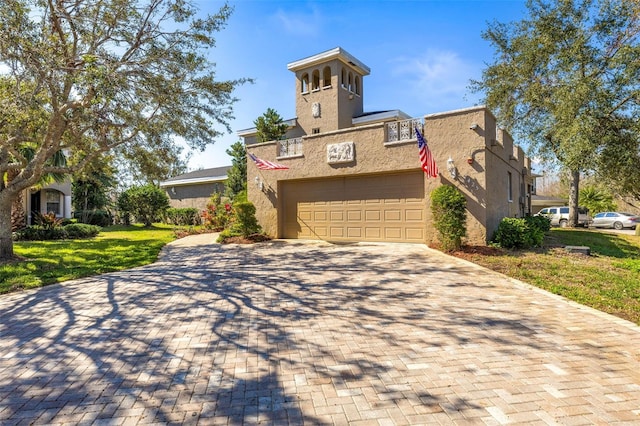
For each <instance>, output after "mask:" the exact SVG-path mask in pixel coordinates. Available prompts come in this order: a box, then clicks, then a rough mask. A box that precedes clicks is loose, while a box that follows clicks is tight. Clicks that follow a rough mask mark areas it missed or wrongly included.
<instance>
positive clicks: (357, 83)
mask: <svg viewBox="0 0 640 426" xmlns="http://www.w3.org/2000/svg"><path fill="white" fill-rule="evenodd" d="M355 86H356V87H355V92H356V95H359V94H360V76H359V75H356V81H355Z"/></svg>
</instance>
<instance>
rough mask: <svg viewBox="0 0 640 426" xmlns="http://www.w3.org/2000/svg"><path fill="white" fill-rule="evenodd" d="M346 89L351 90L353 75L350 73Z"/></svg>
mask: <svg viewBox="0 0 640 426" xmlns="http://www.w3.org/2000/svg"><path fill="white" fill-rule="evenodd" d="M347 89H349V91H350V92H353V75H352V74H351V73H349V84H348V85H347Z"/></svg>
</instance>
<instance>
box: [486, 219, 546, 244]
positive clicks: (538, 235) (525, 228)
mask: <svg viewBox="0 0 640 426" xmlns="http://www.w3.org/2000/svg"><path fill="white" fill-rule="evenodd" d="M549 229H551V222H550V221H549V219H547V218H546V217H542V216H527V217H525V218H516V217H505V218H503V219H502V220H501V221H500V225H498V229H497V230H496V233H495V234H494V236H493V240H492V241H493V243H495V244H497V245H498V246H500V247H502V248H515V249H526V248H531V247H540V246H541V245H542V242H543V241H544V235H545V233H546V232H548V231H549Z"/></svg>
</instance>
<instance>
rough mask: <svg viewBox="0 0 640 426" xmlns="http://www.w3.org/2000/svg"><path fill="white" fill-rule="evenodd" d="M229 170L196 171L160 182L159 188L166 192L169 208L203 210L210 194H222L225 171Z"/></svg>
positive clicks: (228, 167) (219, 168) (226, 168)
mask: <svg viewBox="0 0 640 426" xmlns="http://www.w3.org/2000/svg"><path fill="white" fill-rule="evenodd" d="M230 168H231V166H224V167H216V168H213V169H203V170H196V171H194V172H190V173H186V174H183V175H179V176H175V177H172V178H171V179H167V180H166V181H164V182H160V188H162V189H164V190H165V191H166V192H167V195H168V196H169V200H170V203H171V207H177V208H183V207H194V208H196V209H198V210H204V209H205V207H206V205H207V202H209V198H210V197H211V194H213V193H214V192H218V193H220V194H223V193H224V189H225V187H224V184H225V182H226V180H227V171H228V170H229V169H230Z"/></svg>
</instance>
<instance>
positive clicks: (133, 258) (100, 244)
mask: <svg viewBox="0 0 640 426" xmlns="http://www.w3.org/2000/svg"><path fill="white" fill-rule="evenodd" d="M174 239H175V232H174V228H173V227H172V226H169V225H155V226H152V227H150V228H144V227H142V226H128V227H124V226H112V227H108V228H103V230H102V232H101V233H100V235H98V236H97V237H96V238H93V239H89V240H63V241H20V242H15V243H14V252H15V254H16V255H17V256H21V257H23V258H25V259H26V260H25V261H23V262H13V263H9V264H3V265H0V294H1V293H8V292H10V291H14V290H19V289H29V288H34V287H41V286H44V285H47V284H51V283H56V282H61V281H66V280H70V279H74V278H81V277H87V276H91V275H96V274H101V273H104V272H113V271H120V270H123V269H128V268H133V267H136V266H141V265H146V264H148V263H152V262H154V261H155V260H156V259H157V258H158V253H159V252H160V249H161V248H162V247H163V246H164V245H165V244H167V243H168V242H170V241H172V240H174Z"/></svg>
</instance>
